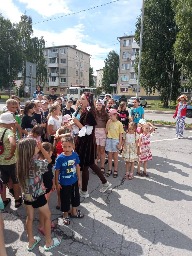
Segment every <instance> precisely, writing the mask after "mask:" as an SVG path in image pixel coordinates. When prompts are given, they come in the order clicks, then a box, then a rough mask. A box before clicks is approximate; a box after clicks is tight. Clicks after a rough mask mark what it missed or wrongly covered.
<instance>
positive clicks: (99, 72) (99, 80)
mask: <svg viewBox="0 0 192 256" xmlns="http://www.w3.org/2000/svg"><path fill="white" fill-rule="evenodd" d="M96 72H97V81H96V87H102V80H103V69H98V70H96Z"/></svg>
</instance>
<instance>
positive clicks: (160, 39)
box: [135, 0, 181, 107]
mask: <svg viewBox="0 0 192 256" xmlns="http://www.w3.org/2000/svg"><path fill="white" fill-rule="evenodd" d="M174 17H175V14H174V11H173V9H172V5H171V0H161V1H155V0H145V16H144V32H143V50H142V60H141V77H140V83H141V85H142V86H143V87H144V88H145V89H146V90H147V91H154V90H158V91H159V93H160V96H161V100H162V101H163V103H164V106H165V107H168V102H169V99H172V100H175V99H176V97H177V96H178V94H179V88H180V75H181V74H180V65H178V63H177V61H176V58H175V56H174V48H173V46H174V43H175V40H176V34H177V27H176V24H175V20H174ZM140 27H141V19H140V18H139V19H138V21H137V24H136V36H135V38H136V41H137V43H138V44H139V34H140Z"/></svg>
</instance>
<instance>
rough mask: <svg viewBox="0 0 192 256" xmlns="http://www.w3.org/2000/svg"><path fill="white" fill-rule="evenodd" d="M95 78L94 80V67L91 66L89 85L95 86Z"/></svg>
mask: <svg viewBox="0 0 192 256" xmlns="http://www.w3.org/2000/svg"><path fill="white" fill-rule="evenodd" d="M94 84H95V83H94V80H93V68H92V67H90V68H89V87H94Z"/></svg>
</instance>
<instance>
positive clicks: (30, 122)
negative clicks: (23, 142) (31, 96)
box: [21, 101, 37, 136]
mask: <svg viewBox="0 0 192 256" xmlns="http://www.w3.org/2000/svg"><path fill="white" fill-rule="evenodd" d="M34 112H35V103H33V102H30V101H28V102H26V103H25V108H24V116H23V118H22V122H21V128H22V132H23V134H25V135H26V136H27V135H28V132H29V131H31V129H32V128H33V127H34V126H35V125H37V121H36V120H35V118H34Z"/></svg>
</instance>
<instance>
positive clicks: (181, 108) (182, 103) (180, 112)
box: [173, 94, 187, 139]
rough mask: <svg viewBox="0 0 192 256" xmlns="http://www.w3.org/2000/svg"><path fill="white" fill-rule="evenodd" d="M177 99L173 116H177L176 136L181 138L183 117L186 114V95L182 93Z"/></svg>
mask: <svg viewBox="0 0 192 256" xmlns="http://www.w3.org/2000/svg"><path fill="white" fill-rule="evenodd" d="M177 100H178V101H179V104H178V105H177V107H176V111H175V113H174V115H173V118H176V117H177V121H176V136H177V138H178V139H182V138H183V131H184V128H185V118H186V114H187V104H186V102H187V96H186V95H184V94H183V95H181V96H180V97H179V98H178V99H177Z"/></svg>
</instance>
